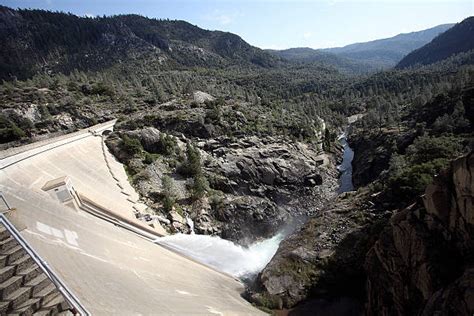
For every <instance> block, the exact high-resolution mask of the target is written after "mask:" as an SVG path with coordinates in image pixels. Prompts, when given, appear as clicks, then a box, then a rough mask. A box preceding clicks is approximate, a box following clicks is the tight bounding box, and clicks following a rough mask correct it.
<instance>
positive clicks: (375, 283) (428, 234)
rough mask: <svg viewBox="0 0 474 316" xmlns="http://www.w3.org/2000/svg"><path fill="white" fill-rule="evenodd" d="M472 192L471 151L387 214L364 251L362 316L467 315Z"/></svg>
mask: <svg viewBox="0 0 474 316" xmlns="http://www.w3.org/2000/svg"><path fill="white" fill-rule="evenodd" d="M473 197H474V154H473V153H471V154H469V155H468V156H465V157H462V158H459V159H457V160H455V161H454V162H453V163H452V164H451V168H450V170H448V171H446V172H444V173H443V174H441V175H440V176H438V177H437V178H436V180H435V181H434V183H433V184H431V185H429V186H428V187H427V189H426V192H425V195H424V196H423V203H419V204H420V205H417V204H414V205H412V206H410V207H408V208H406V209H405V210H403V211H400V212H398V213H397V214H395V215H394V216H393V217H392V219H391V220H390V223H389V225H387V227H386V228H385V229H384V231H383V232H382V233H381V235H380V237H379V239H378V241H377V242H376V243H375V245H374V246H373V247H372V248H371V249H370V251H369V252H368V254H367V258H366V263H365V268H366V271H367V305H366V309H367V315H434V314H439V315H472V313H473V312H474V294H473V293H474V277H473V276H474V274H473V271H474V238H473V237H474V207H473ZM421 204H423V206H422V205H421Z"/></svg>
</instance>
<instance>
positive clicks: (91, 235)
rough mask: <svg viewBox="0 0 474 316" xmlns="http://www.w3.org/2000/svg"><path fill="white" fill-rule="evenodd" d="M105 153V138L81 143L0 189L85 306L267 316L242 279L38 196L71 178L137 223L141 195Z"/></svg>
mask: <svg viewBox="0 0 474 316" xmlns="http://www.w3.org/2000/svg"><path fill="white" fill-rule="evenodd" d="M53 143H54V142H53ZM50 145H51V144H49V145H48V146H50ZM101 148H102V139H101V137H99V136H88V137H83V138H80V139H77V140H75V141H74V142H65V143H64V144H63V145H61V146H59V147H54V146H52V148H50V149H48V150H46V151H43V152H41V153H39V154H35V155H32V156H30V157H28V158H26V159H23V160H21V161H18V162H15V163H14V164H11V165H9V166H7V167H5V168H3V169H1V170H0V190H1V191H2V192H3V194H4V195H5V197H6V198H7V200H8V202H9V204H10V205H11V206H12V207H14V208H16V209H17V216H18V219H19V220H20V221H22V222H24V224H25V225H26V226H27V228H26V229H25V230H23V231H22V232H21V233H22V235H23V236H24V237H25V239H26V240H27V241H28V242H29V243H30V244H31V245H32V247H33V248H34V249H35V250H36V251H37V252H38V254H39V255H40V256H41V257H42V258H43V259H45V260H46V261H47V262H48V264H49V265H50V266H51V267H52V269H53V270H54V271H56V273H57V274H58V275H59V276H60V277H61V278H62V279H63V280H64V282H65V283H66V284H67V285H68V287H69V288H70V289H71V290H72V291H73V292H74V293H75V294H76V296H77V297H78V298H79V299H80V301H81V302H82V303H83V304H84V305H85V307H86V308H87V309H88V310H89V311H90V312H91V313H92V314H93V315H259V314H263V313H262V312H260V311H259V310H257V309H255V308H254V307H252V306H251V305H250V303H248V302H247V301H245V300H244V299H243V298H241V296H240V293H242V292H243V286H242V284H241V283H240V282H239V281H237V280H234V279H233V278H231V277H229V276H227V275H224V274H222V273H219V272H216V271H214V270H212V269H210V268H208V267H205V266H203V265H201V264H199V263H195V262H193V261H191V260H188V259H186V258H184V257H182V256H180V255H179V254H176V253H174V252H171V251H169V250H167V249H165V248H163V247H161V246H159V245H156V244H154V243H152V242H150V241H148V240H146V239H144V238H142V237H139V236H138V235H136V234H134V233H132V232H129V231H127V230H125V229H123V228H120V227H117V226H114V225H112V224H110V223H109V222H106V221H103V220H101V219H99V218H97V217H94V216H92V215H90V214H88V213H85V212H82V211H75V210H73V209H71V208H68V207H66V206H64V205H62V204H60V203H59V202H58V201H56V200H54V199H52V198H51V197H50V196H49V195H48V193H46V192H44V191H42V190H41V187H42V186H43V185H44V184H45V183H46V182H47V181H48V180H52V179H55V178H59V177H61V176H65V175H67V176H69V177H70V178H71V180H72V183H73V185H74V187H75V189H76V190H78V191H80V192H83V193H84V194H85V195H87V196H88V197H89V198H91V199H93V200H95V201H97V202H98V203H100V204H101V205H104V206H107V207H108V208H109V209H113V210H114V211H117V212H119V213H120V214H122V215H123V216H130V217H132V216H133V206H135V205H136V203H135V202H136V200H137V199H138V196H137V194H136V192H135V191H134V190H133V188H132V187H131V186H130V184H128V182H127V181H126V179H127V178H126V174H125V171H124V170H123V168H122V167H121V165H120V164H118V162H116V161H115V159H114V158H113V157H111V156H108V155H110V153H108V151H106V152H103V151H102V149H101ZM35 150H38V149H37V148H36V149H35ZM21 154H22V155H25V152H22V153H21ZM9 158H10V159H11V156H10V157H9ZM106 159H109V161H108V163H107V162H106ZM1 163H2V161H1V160H0V165H1ZM107 164H108V165H109V166H107ZM111 169H112V170H113V172H112V173H111ZM112 174H113V176H112ZM117 179H118V180H117ZM117 182H119V183H120V186H121V187H119V186H118V185H117ZM125 193H127V194H125Z"/></svg>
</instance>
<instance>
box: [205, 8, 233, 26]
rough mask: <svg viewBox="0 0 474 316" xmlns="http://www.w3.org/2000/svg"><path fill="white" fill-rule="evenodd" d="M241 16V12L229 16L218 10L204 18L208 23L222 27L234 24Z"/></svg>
mask: <svg viewBox="0 0 474 316" xmlns="http://www.w3.org/2000/svg"><path fill="white" fill-rule="evenodd" d="M241 15H242V14H241V13H240V12H235V13H230V14H229V13H227V12H223V11H221V10H218V9H216V10H214V11H212V12H211V13H209V14H207V15H206V16H204V18H205V19H206V20H208V21H213V22H217V23H219V24H220V25H229V24H232V23H233V22H234V21H235V20H236V18H237V17H238V16H241Z"/></svg>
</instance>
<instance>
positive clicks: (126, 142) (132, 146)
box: [121, 135, 143, 156]
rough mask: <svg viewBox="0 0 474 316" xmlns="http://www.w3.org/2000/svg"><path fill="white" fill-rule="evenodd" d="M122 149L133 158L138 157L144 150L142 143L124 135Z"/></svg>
mask: <svg viewBox="0 0 474 316" xmlns="http://www.w3.org/2000/svg"><path fill="white" fill-rule="evenodd" d="M121 148H122V150H124V151H125V152H126V153H127V154H129V155H131V156H135V155H138V154H140V153H141V152H142V150H143V147H142V144H141V143H140V141H139V140H138V139H136V138H132V137H130V136H128V135H123V136H122V143H121Z"/></svg>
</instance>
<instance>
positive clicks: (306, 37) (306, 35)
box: [303, 32, 313, 39]
mask: <svg viewBox="0 0 474 316" xmlns="http://www.w3.org/2000/svg"><path fill="white" fill-rule="evenodd" d="M311 36H313V33H311V32H304V33H303V38H305V39H308V38H310V37H311Z"/></svg>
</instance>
